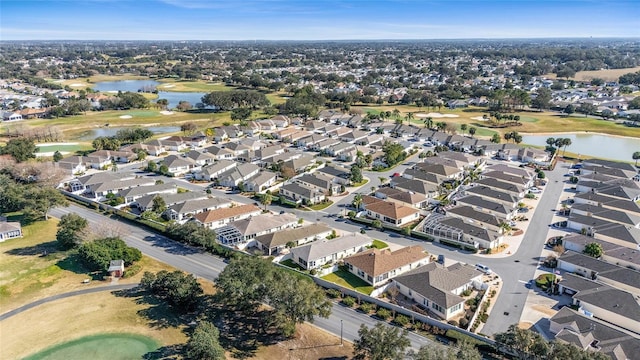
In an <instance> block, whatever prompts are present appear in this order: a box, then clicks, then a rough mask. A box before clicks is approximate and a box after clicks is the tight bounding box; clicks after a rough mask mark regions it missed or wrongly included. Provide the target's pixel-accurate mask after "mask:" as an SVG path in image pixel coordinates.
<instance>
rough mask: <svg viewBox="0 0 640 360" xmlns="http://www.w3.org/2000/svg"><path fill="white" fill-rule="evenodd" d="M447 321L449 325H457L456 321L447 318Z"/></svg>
mask: <svg viewBox="0 0 640 360" xmlns="http://www.w3.org/2000/svg"><path fill="white" fill-rule="evenodd" d="M447 323H448V324H449V325H453V326H455V327H458V325H459V324H458V322H457V321H455V320H449V321H447Z"/></svg>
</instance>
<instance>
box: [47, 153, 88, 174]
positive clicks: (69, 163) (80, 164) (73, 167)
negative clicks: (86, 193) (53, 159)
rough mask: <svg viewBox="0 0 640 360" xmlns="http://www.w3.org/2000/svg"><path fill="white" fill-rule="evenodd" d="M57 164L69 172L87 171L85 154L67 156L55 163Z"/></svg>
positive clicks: (79, 172)
mask: <svg viewBox="0 0 640 360" xmlns="http://www.w3.org/2000/svg"><path fill="white" fill-rule="evenodd" d="M55 164H56V166H57V167H58V168H60V169H64V170H66V171H68V172H69V173H71V174H72V175H73V174H81V173H83V172H85V171H87V167H86V166H85V161H84V156H75V155H74V156H67V157H65V158H64V159H62V160H60V161H58V162H57V163H55Z"/></svg>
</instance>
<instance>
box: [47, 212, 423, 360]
mask: <svg viewBox="0 0 640 360" xmlns="http://www.w3.org/2000/svg"><path fill="white" fill-rule="evenodd" d="M69 213H76V214H78V215H80V216H82V217H84V218H86V219H87V220H88V221H89V223H90V224H93V225H97V224H100V226H107V227H109V228H111V229H114V230H118V231H119V232H120V234H121V235H120V236H121V237H122V239H123V240H124V241H125V242H126V243H127V244H128V245H129V246H133V247H136V248H138V249H140V251H142V253H144V254H145V255H147V256H149V257H152V258H154V259H156V260H158V261H161V262H164V263H166V264H169V265H171V266H173V267H175V268H178V269H180V270H183V271H185V272H188V273H192V274H194V275H195V276H198V277H201V278H204V279H208V280H214V279H215V278H217V277H218V274H220V272H221V271H222V270H223V269H224V267H225V266H226V264H225V263H224V262H223V261H222V259H220V258H218V257H216V256H213V255H210V254H207V253H203V252H202V251H200V250H198V249H194V248H191V247H189V246H186V245H183V244H180V243H177V242H175V241H173V240H170V239H168V238H166V237H164V236H161V235H157V234H154V233H151V232H149V231H147V230H144V229H142V228H139V227H137V226H134V225H131V224H129V223H126V222H123V221H118V220H113V219H110V218H107V217H105V216H103V215H101V214H98V213H95V212H93V211H92V210H89V209H87V208H84V207H82V206H78V205H75V204H71V205H70V206H69V207H66V208H56V209H53V210H52V211H51V212H50V215H52V216H55V217H61V216H62V215H65V214H69ZM378 322H380V321H378V320H376V319H374V318H372V317H369V316H366V315H364V314H360V313H358V312H355V311H353V310H349V309H346V308H344V307H342V306H341V305H338V304H336V305H334V306H333V311H332V314H331V316H330V317H329V318H328V319H323V318H316V319H315V322H314V325H316V326H318V327H320V328H321V329H323V330H325V331H328V332H331V333H333V334H335V335H337V336H340V333H341V332H340V326H341V323H342V326H343V329H342V335H343V337H344V339H345V340H349V341H353V340H354V339H357V338H358V328H359V327H360V324H363V323H364V324H367V325H368V326H373V325H375V324H376V323H378ZM385 324H386V323H385ZM409 339H410V340H411V347H412V348H414V349H419V348H420V347H421V346H422V345H425V344H428V343H433V342H432V341H430V340H429V339H427V338H424V337H422V336H419V335H416V334H411V335H410V336H409Z"/></svg>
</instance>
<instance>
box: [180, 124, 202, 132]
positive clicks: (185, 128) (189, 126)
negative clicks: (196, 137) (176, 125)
mask: <svg viewBox="0 0 640 360" xmlns="http://www.w3.org/2000/svg"><path fill="white" fill-rule="evenodd" d="M196 130H198V125H196V124H194V123H192V122H186V123H184V124H182V125H180V131H182V132H183V133H185V134H193V133H194V132H195V131H196Z"/></svg>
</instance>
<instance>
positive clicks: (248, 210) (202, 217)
mask: <svg viewBox="0 0 640 360" xmlns="http://www.w3.org/2000/svg"><path fill="white" fill-rule="evenodd" d="M261 213H262V210H260V208H258V207H257V206H255V205H253V204H247V205H236V206H232V207H223V208H218V209H214V210H207V211H204V212H201V213H198V214H196V215H194V216H193V219H194V221H196V222H197V223H199V224H201V225H202V226H204V227H206V228H209V229H217V228H220V227H223V226H225V225H227V224H229V223H231V222H234V221H237V220H243V219H246V218H249V217H252V216H257V215H260V214H261Z"/></svg>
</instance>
